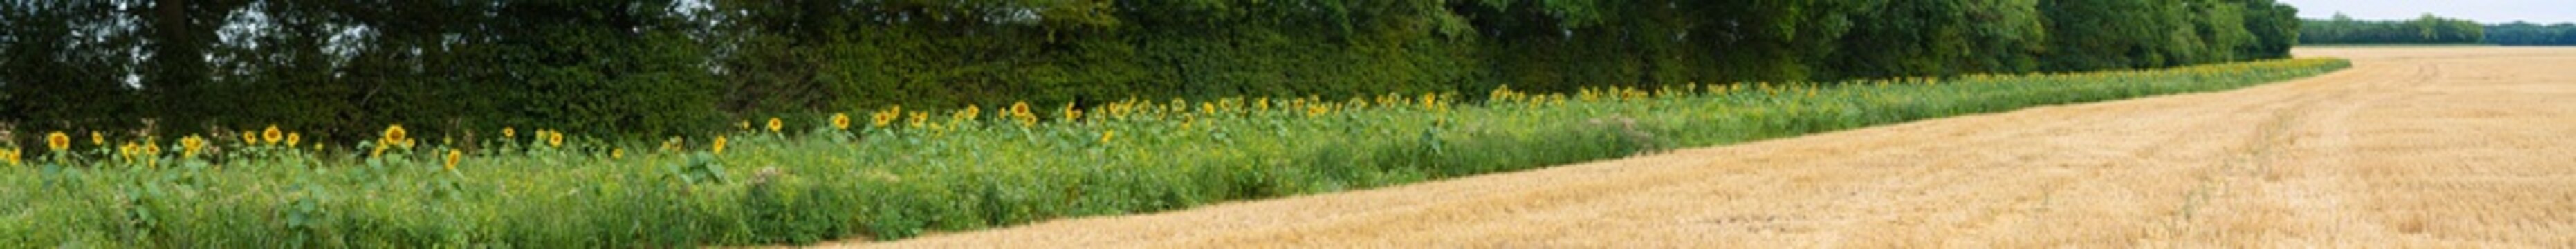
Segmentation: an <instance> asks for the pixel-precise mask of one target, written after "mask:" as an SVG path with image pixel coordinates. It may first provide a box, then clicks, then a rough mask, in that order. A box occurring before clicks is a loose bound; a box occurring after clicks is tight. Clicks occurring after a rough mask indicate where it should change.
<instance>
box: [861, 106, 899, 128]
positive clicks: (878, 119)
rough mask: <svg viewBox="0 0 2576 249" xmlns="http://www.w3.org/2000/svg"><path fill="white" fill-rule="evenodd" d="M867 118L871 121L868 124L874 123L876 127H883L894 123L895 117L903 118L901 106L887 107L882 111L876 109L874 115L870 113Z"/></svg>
mask: <svg viewBox="0 0 2576 249" xmlns="http://www.w3.org/2000/svg"><path fill="white" fill-rule="evenodd" d="M869 118H870V121H873V122H872V123H869V124H872V125H876V127H885V126H886V125H891V124H894V120H895V119H901V118H903V106H894V107H888V108H886V110H884V111H877V113H876V115H871V116H869Z"/></svg>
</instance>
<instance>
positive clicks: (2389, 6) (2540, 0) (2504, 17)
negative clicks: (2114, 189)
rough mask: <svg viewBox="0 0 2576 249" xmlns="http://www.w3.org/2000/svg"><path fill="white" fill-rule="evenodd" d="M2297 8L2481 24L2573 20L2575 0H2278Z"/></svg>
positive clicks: (2302, 12) (2312, 14)
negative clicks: (2431, 16)
mask: <svg viewBox="0 0 2576 249" xmlns="http://www.w3.org/2000/svg"><path fill="white" fill-rule="evenodd" d="M2280 2H2283V3H2289V4H2290V6H2298V7H2299V17H2305V18H2315V19H2325V18H2331V17H2334V14H2335V13H2336V12H2342V13H2344V14H2346V15H2351V16H2352V18H2353V19H2365V20H2397V19H2414V18H2415V17H2417V16H2422V15H2424V13H2432V14H2433V15H2437V16H2443V17H2452V18H2467V19H2469V20H2476V21H2478V22H2481V23H2504V22H2513V21H2515V20H2522V21H2530V22H2536V23H2560V22H2576V0H2280Z"/></svg>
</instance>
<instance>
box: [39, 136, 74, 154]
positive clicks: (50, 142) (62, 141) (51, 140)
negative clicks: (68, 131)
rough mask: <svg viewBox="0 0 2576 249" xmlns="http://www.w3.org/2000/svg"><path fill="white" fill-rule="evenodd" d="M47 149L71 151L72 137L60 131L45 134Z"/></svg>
mask: <svg viewBox="0 0 2576 249" xmlns="http://www.w3.org/2000/svg"><path fill="white" fill-rule="evenodd" d="M45 147H47V148H53V149H54V151H65V150H71V149H72V136H71V135H64V134H63V132H60V131H57V132H54V133H52V134H45Z"/></svg>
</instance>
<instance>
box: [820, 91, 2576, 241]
mask: <svg viewBox="0 0 2576 249" xmlns="http://www.w3.org/2000/svg"><path fill="white" fill-rule="evenodd" d="M2297 53H2298V54H2299V55H2301V56H2330V57H2342V58H2349V59H2351V60H2352V62H2353V64H2354V68H2353V69H2351V70H2346V71H2344V72H2339V73H2334V74H2329V75H2325V76H2320V77H2315V78H2310V79H2302V80H2296V81H2291V82H2282V83H2276V84H2271V85H2265V86H2258V87H2253V88H2247V89H2241V90H2235V91H2226V92H2216V93H2205V94H2189V95H2176V96H2167V97H2155V98H2145V99H2135V100H2126V101H2114V102H2104V103H2094V104H2081V105H2068V106H2054V107H2040V108H2031V109H2024V110H2020V111H2013V112H2008V113H1999V114H1989V115H1972V116H1963V117H1956V118H1946V119H1936V120H1927V121H1920V122H1912V123H1905V124H1899V125H1890V126H1884V127H1875V128H1866V129H1857V130H1850V131H1843V132H1835V133H1826V134H1819V135H1812V136H1804V137H1795V138H1787V139H1778V140H1771V141H1763V142H1754V143H1746V144H1739V145H1732V146H1724V147H1712V148H1701V149H1686V150H1678V151H1672V152H1668V153H1663V154H1656V155H1652V156H1644V157H1636V158H1629V159H1621V160H1609V161H1600V162H1592V163H1584V164H1579V165H1567V166H1560V167H1552V168H1545V169H1538V170H1529V171H1521V172H1511V173H1497V174H1489V175H1481V176H1473V177H1464V178H1459V179H1453V180H1445V181H1437V182H1426V183H1420V184H1412V185H1406V186H1395V187H1386V188H1379V189H1371V190H1360V191H1352V192H1344V193H1336V194H1325V195H1313V196H1301V197H1290V198H1279V199H1271V200H1261V201H1248V202H1237V203H1228V204H1221V205H1212V206H1207V207H1200V208H1193V209H1188V210H1182V211H1173V212H1165V213H1157V214H1149V215H1135V216H1118V217H1096V218H1081V219H1065V220H1055V221H1048V222H1042V223H1038V224H1032V225H1027V226H1022V227H1015V228H1007V229H996V230H989V231H978V232H969V233H956V234H941V235H932V236H925V237H922V238H916V239H910V240H903V241H894V242H884V243H869V242H849V243H844V244H836V245H827V246H856V247H1000V248H1055V247H1068V246H1075V247H1120V248H1126V247H1403V248H1422V247H1751V248H1773V247H1971V248H1990V247H2173V246H2180V247H2382V246H2396V247H2552V246H2566V245H2576V49H2565V48H2500V47H2440V48H2335V49H2306V50H2300V51H2297Z"/></svg>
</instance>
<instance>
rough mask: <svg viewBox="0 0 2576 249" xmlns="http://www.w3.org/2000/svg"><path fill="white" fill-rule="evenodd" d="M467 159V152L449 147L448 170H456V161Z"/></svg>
mask: <svg viewBox="0 0 2576 249" xmlns="http://www.w3.org/2000/svg"><path fill="white" fill-rule="evenodd" d="M464 160H465V152H464V151H458V150H456V149H447V171H456V162H457V161H464Z"/></svg>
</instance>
